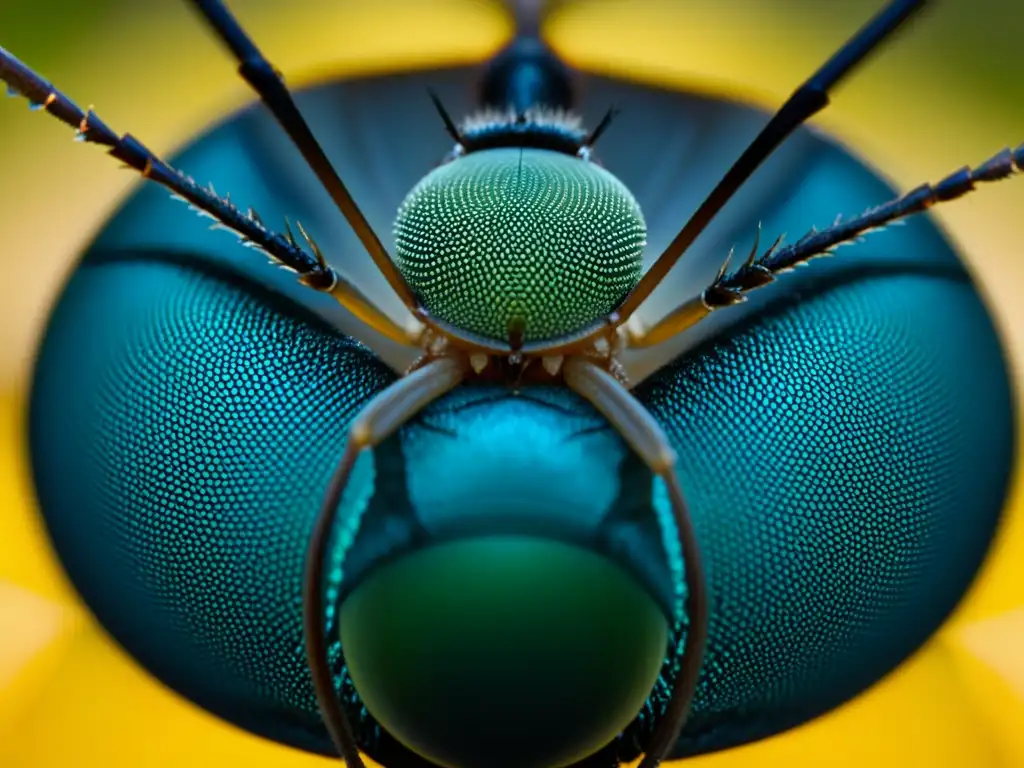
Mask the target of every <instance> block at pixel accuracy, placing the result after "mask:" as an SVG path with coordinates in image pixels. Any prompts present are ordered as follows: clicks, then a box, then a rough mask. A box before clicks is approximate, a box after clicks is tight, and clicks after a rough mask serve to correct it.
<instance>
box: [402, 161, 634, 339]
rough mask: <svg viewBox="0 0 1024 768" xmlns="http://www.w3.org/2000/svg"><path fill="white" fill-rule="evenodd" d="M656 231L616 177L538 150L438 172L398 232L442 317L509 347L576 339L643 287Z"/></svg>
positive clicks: (409, 263) (413, 281)
mask: <svg viewBox="0 0 1024 768" xmlns="http://www.w3.org/2000/svg"><path fill="white" fill-rule="evenodd" d="M646 237H647V228H646V225H645V224H644V219H643V214H642V213H641V212H640V206H639V205H638V204H637V202H636V200H635V199H634V198H633V195H632V194H631V193H630V192H629V190H628V189H626V187H625V185H623V184H622V182H621V181H619V180H618V179H616V178H615V177H614V176H612V175H611V174H610V173H608V171H606V170H604V169H603V168H601V167H599V166H597V165H594V164H593V163H591V162H588V161H586V160H581V159H579V158H577V157H572V156H570V155H564V154H561V153H558V152H551V151H547V150H539V149H491V150H486V151H482V152H478V153H471V154H468V155H466V156H465V157H462V158H460V159H458V160H455V161H453V162H450V163H447V164H445V165H442V166H440V167H439V168H437V169H435V170H434V171H432V172H431V173H430V174H428V175H427V176H426V177H425V178H424V179H423V180H422V181H420V183H419V184H417V185H416V186H415V187H414V188H413V190H412V191H411V192H410V193H409V195H408V197H406V199H405V201H404V202H403V203H402V206H401V208H399V211H398V218H397V220H396V222H395V241H396V248H395V256H396V258H395V261H396V263H397V265H398V269H399V270H400V271H401V272H402V274H403V275H404V276H405V279H406V280H407V281H408V282H409V285H410V287H411V288H412V289H413V291H415V293H416V294H417V295H418V296H419V298H420V300H421V301H422V302H423V303H424V305H425V306H426V308H427V310H428V311H429V312H430V313H431V314H432V315H433V316H435V317H437V318H439V319H441V320H444V321H446V322H448V323H451V324H452V325H454V326H456V327H458V328H461V329H463V330H466V331H471V332H474V333H477V334H481V335H483V336H487V337H489V338H492V339H496V340H500V341H507V340H508V338H509V330H510V327H515V326H520V327H521V328H522V331H523V337H524V340H526V341H541V340H546V339H551V338H555V337H558V336H562V335H564V334H567V333H572V332H573V331H577V330H579V329H581V328H583V327H584V326H586V325H588V324H589V323H590V322H592V321H594V320H596V319H597V318H599V317H601V316H602V315H604V314H606V313H608V312H610V311H611V310H613V309H614V308H615V307H616V306H617V305H618V304H619V302H621V301H622V299H623V298H624V297H625V295H626V294H627V293H628V292H629V290H630V289H631V288H632V287H633V286H634V285H636V283H637V281H638V280H639V279H640V272H641V268H642V261H643V259H642V256H643V248H644V245H645V244H646Z"/></svg>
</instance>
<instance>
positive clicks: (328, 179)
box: [191, 0, 419, 311]
mask: <svg viewBox="0 0 1024 768" xmlns="http://www.w3.org/2000/svg"><path fill="white" fill-rule="evenodd" d="M191 3H192V5H194V6H195V7H196V9H197V10H198V11H199V13H200V14H202V16H203V18H205V19H206V21H207V22H208V23H209V24H210V26H211V27H212V28H213V29H214V31H215V32H216V33H217V35H218V37H220V39H221V40H222V41H223V42H224V44H225V45H227V47H228V48H230V49H231V53H232V54H234V57H235V59H236V60H237V61H238V63H239V67H238V73H239V74H240V75H241V76H242V78H244V79H245V81H246V82H247V83H249V85H250V86H252V89H253V90H254V91H256V93H257V94H258V95H259V97H260V98H261V99H262V100H263V103H264V104H266V105H267V108H268V109H269V110H270V112H271V114H272V115H273V116H274V117H275V118H276V119H277V121H278V123H280V124H281V127H282V128H284V130H285V132H286V133H287V134H288V136H289V137H290V138H291V140H292V142H293V143H294V144H295V146H296V148H297V149H298V150H299V152H301V153H302V157H303V158H305V160H306V163H307V164H308V165H309V167H310V169H311V170H312V171H313V173H315V174H316V176H317V178H318V179H320V183H321V184H322V185H323V187H324V189H326V190H327V193H328V194H329V195H330V196H331V199H332V200H334V203H335V205H337V206H338V210H340V211H341V213H342V215H344V217H345V219H346V220H347V221H348V223H349V226H351V227H352V229H353V231H354V232H355V233H356V236H357V237H358V238H359V241H360V242H361V243H362V244H363V247H364V248H366V251H367V253H369V254H370V258H372V259H373V262H374V264H375V265H376V266H377V269H378V270H380V272H381V274H382V275H384V278H385V279H386V280H387V281H388V285H390V286H391V289H392V290H393V291H394V292H395V293H396V294H398V298H400V299H401V300H402V303H404V304H405V306H406V307H408V309H409V310H410V311H415V310H416V309H417V308H418V307H419V302H418V301H417V300H416V297H415V296H413V293H412V290H411V289H410V288H409V286H408V285H407V284H406V282H405V280H404V278H403V277H402V275H401V274H400V273H399V272H398V268H397V267H395V265H394V262H392V261H391V257H390V256H389V255H388V252H387V250H385V248H384V245H383V243H381V241H380V238H378V237H377V234H376V233H375V232H374V231H373V229H372V228H371V227H370V223H369V222H368V221H367V220H366V217H365V216H364V215H363V212H362V211H361V210H359V206H357V205H356V203H355V201H354V200H353V199H352V195H351V194H349V191H348V188H347V187H346V186H345V185H344V183H343V182H342V181H341V177H340V176H338V174H337V172H336V171H335V170H334V167H333V166H332V165H331V162H330V160H328V159H327V155H326V154H324V151H323V149H322V148H321V146H320V144H319V142H317V140H316V138H315V137H314V136H313V132H312V131H311V130H310V128H309V125H308V124H307V123H306V121H305V119H304V118H303V117H302V113H300V112H299V109H298V107H297V106H296V105H295V101H294V100H293V99H292V96H291V93H289V91H288V87H287V86H286V85H285V84H284V80H283V79H282V77H281V73H280V72H278V71H277V69H276V68H275V67H274V65H273V64H271V63H270V62H269V61H267V59H266V58H265V57H264V56H263V54H262V53H261V52H260V50H259V48H257V47H256V44H255V43H254V42H253V41H252V40H251V39H250V38H249V36H248V35H247V34H246V33H245V31H244V30H243V29H242V27H241V25H240V24H239V23H238V21H237V20H236V19H235V17H234V16H232V15H231V12H230V11H229V10H228V9H227V7H226V6H225V5H224V3H222V2H220V1H219V0H191Z"/></svg>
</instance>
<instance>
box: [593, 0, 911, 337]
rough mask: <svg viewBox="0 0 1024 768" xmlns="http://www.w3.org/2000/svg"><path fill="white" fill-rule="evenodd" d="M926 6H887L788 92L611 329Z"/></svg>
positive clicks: (900, 0)
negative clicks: (833, 93) (832, 94)
mask: <svg viewBox="0 0 1024 768" xmlns="http://www.w3.org/2000/svg"><path fill="white" fill-rule="evenodd" d="M925 2H926V0H893V2H890V3H889V4H888V5H887V6H886V7H885V8H883V9H882V10H881V11H879V12H878V14H876V15H875V17H874V18H873V19H871V20H870V21H869V22H868V23H867V24H865V25H864V26H863V27H862V28H861V29H860V31H859V32H857V34H856V35H854V36H853V37H852V38H850V40H849V41H848V42H847V43H846V44H845V45H844V46H843V47H842V48H840V49H839V50H838V51H837V52H836V53H835V54H834V55H833V56H832V58H830V59H829V60H828V61H826V62H825V63H824V64H823V65H822V66H821V68H820V69H818V71H817V72H815V73H814V74H813V75H812V76H811V77H810V78H809V79H808V80H807V81H806V82H805V83H803V85H801V86H800V87H799V88H797V89H796V91H794V92H793V95H792V96H790V97H789V99H788V100H787V101H786V103H785V104H783V105H782V107H780V108H779V110H778V112H776V113H775V115H774V116H773V117H772V119H771V120H770V121H769V122H768V125H766V126H765V127H764V129H763V130H762V131H761V133H759V134H758V135H757V137H756V138H755V139H754V140H753V142H751V144H750V146H748V147H747V149H746V150H745V151H744V152H743V154H742V155H741V156H740V158H739V160H737V161H736V162H735V163H734V164H733V166H732V167H731V168H730V169H729V170H728V171H727V172H726V174H725V176H724V177H722V180H721V181H720V182H718V186H716V187H715V188H714V189H713V190H712V191H711V194H710V195H708V197H707V198H706V199H705V200H704V202H703V203H701V205H700V207H699V208H698V209H697V211H696V212H695V213H694V214H693V216H691V217H690V220H689V221H688V222H686V225H685V226H684V227H683V228H682V230H680V232H679V234H678V235H676V237H675V239H674V240H673V241H672V242H671V243H669V245H668V247H667V248H666V249H665V251H664V252H663V253H662V254H661V255H660V256H659V257H658V259H657V261H655V262H654V264H652V265H651V268H650V269H649V270H647V272H646V273H645V274H644V276H643V277H642V278H641V280H640V282H639V283H638V284H637V286H636V287H635V288H634V289H633V291H632V292H631V293H630V294H629V295H628V296H627V297H626V299H625V301H624V302H623V303H622V304H621V305H620V306H619V307H618V309H617V310H616V311H615V313H614V316H613V318H612V319H613V324H614V325H621V324H622V323H624V322H625V321H626V320H628V319H629V316H630V315H632V314H633V313H634V312H635V311H636V310H637V308H638V307H639V306H640V305H641V304H642V303H643V302H644V300H645V299H646V298H647V297H648V296H650V294H651V292H652V291H653V290H654V289H655V288H656V287H657V286H658V284H659V283H660V282H661V281H662V280H663V279H664V278H665V276H666V275H667V274H668V272H669V270H670V269H672V267H673V266H675V263H676V262H677V261H679V259H680V257H681V256H682V255H683V254H684V253H685V252H686V250H687V249H688V248H689V247H690V246H691V245H692V244H693V242H694V241H695V240H696V239H697V237H698V236H699V235H700V233H701V232H703V231H704V229H705V228H706V227H707V226H708V224H710V223H711V221H712V220H713V219H714V217H715V216H716V215H717V214H718V212H719V211H720V210H721V209H722V207H723V206H724V205H725V204H726V203H727V202H729V200H730V199H731V198H732V196H733V195H734V194H735V193H736V192H737V190H739V188H740V187H741V186H743V184H744V182H746V180H747V179H748V178H750V176H751V174H753V172H754V171H755V170H757V168H758V167H760V165H761V163H763V162H764V161H765V160H766V159H767V158H768V157H769V156H770V155H771V154H772V153H773V152H774V151H775V149H776V148H777V147H778V146H779V144H781V143H782V141H783V140H784V139H785V138H786V137H787V136H789V135H790V134H791V133H792V132H793V131H795V130H796V129H797V128H798V127H799V126H800V125H802V124H803V123H805V122H807V120H808V119H810V118H811V117H812V116H813V115H814V114H816V113H817V112H819V111H821V110H822V109H824V108H825V107H826V106H828V103H829V91H830V90H831V89H832V88H833V87H835V86H836V85H837V84H838V83H839V81H840V80H842V79H843V77H845V76H846V75H847V74H848V73H849V72H850V70H852V69H853V68H854V67H855V66H856V65H857V64H859V63H860V62H861V61H862V60H863V59H864V58H865V57H866V56H867V55H868V54H869V53H871V52H872V51H873V50H875V49H876V48H877V47H878V46H879V45H880V44H881V43H882V42H883V41H884V40H885V39H886V38H888V37H889V36H890V35H892V33H894V32H895V31H896V30H897V29H899V28H900V27H901V26H902V25H903V23H904V22H906V21H907V20H908V19H909V18H910V17H911V16H913V15H914V14H915V13H916V12H917V11H919V10H920V9H921V8H922V7H924V5H925Z"/></svg>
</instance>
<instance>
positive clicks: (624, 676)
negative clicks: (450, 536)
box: [341, 536, 668, 768]
mask: <svg viewBox="0 0 1024 768" xmlns="http://www.w3.org/2000/svg"><path fill="white" fill-rule="evenodd" d="M341 642H342V647H343V648H344V649H345V658H346V661H347V663H348V665H349V671H350V673H351V675H352V680H353V682H354V683H355V687H356V690H357V691H358V693H359V695H360V696H361V698H362V700H363V703H364V704H365V705H366V708H367V709H368V710H369V711H370V713H371V714H372V715H373V716H374V717H375V718H376V719H377V721H378V722H379V723H380V724H381V726H382V727H383V728H384V729H385V730H387V731H388V732H389V733H390V734H391V735H392V736H393V737H395V738H396V739H397V740H398V741H400V742H401V743H402V744H404V745H405V746H406V747H408V748H409V749H411V750H412V751H413V752H416V753H417V754H419V755H420V756H422V757H424V758H426V759H427V760H430V761H432V762H434V763H437V764H438V765H441V766H445V767H446V768H561V767H562V766H566V765H570V764H572V763H574V762H576V761H577V760H580V759H582V758H584V757H586V756H588V755H590V754H593V753H594V752H596V751H598V750H599V749H601V748H602V747H603V746H605V745H606V744H608V743H609V742H610V741H611V740H612V739H614V738H615V737H616V736H617V735H618V734H619V733H621V732H622V730H623V729H624V728H625V727H626V726H627V725H629V723H630V722H631V721H632V720H633V719H634V718H635V717H636V715H637V713H638V712H639V710H640V708H641V707H642V706H643V704H644V702H645V700H646V699H647V697H648V696H649V695H650V692H651V689H652V688H653V686H654V683H655V681H656V679H657V676H658V673H659V671H660V669H661V666H662V663H663V661H664V656H665V653H666V649H667V643H668V622H667V620H666V618H665V616H664V614H663V613H662V611H661V609H660V608H659V607H658V605H657V603H656V602H655V601H654V599H653V598H652V597H651V595H650V594H649V593H648V592H647V591H646V589H644V587H642V586H641V584H640V582H639V581H638V580H637V579H636V578H635V577H634V576H633V575H632V574H630V573H628V572H627V571H625V570H624V569H623V568H622V567H620V566H619V565H618V564H616V563H613V562H612V561H610V560H608V559H607V558H605V557H603V556H601V555H598V554H595V553H593V552H590V551H588V550H584V549H580V548H577V547H573V546H569V545H567V544H563V543H560V542H555V541H550V540H543V539H537V538H527V537H515V536H495V537H486V538H476V539H466V540H458V541H453V542H449V543H445V544H439V545H435V546H432V547H430V548H428V549H424V550H420V551H418V552H415V553H412V554H410V555H407V556H405V557H402V558H399V559H398V560H396V561H394V562H392V563H388V564H386V565H383V566H381V567H380V568H378V569H377V570H374V571H372V572H371V573H370V574H369V575H368V577H367V578H366V580H365V581H364V582H363V583H362V584H360V585H359V586H358V587H357V588H356V589H355V590H354V591H353V592H352V594H351V595H350V596H349V597H348V598H347V599H346V600H345V602H344V603H343V605H342V608H341Z"/></svg>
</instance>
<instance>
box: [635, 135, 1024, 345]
mask: <svg viewBox="0 0 1024 768" xmlns="http://www.w3.org/2000/svg"><path fill="white" fill-rule="evenodd" d="M1019 171H1024V144H1021V145H1020V146H1019V147H1017V149H1015V150H1011V149H1009V148H1006V149H1004V150H1002V151H1001V152H999V153H998V154H996V155H994V156H993V157H991V158H989V159H988V160H986V161H985V162H984V163H982V164H981V165H979V166H978V167H977V168H970V167H969V166H965V167H963V168H961V169H959V170H957V171H954V172H953V173H951V174H949V175H948V176H947V177H946V178H944V179H942V181H939V182H937V183H935V184H922V185H920V186H919V187H916V188H915V189H913V190H911V191H910V192H908V193H907V194H905V195H903V196H901V197H897V198H896V199H894V200H891V201H889V202H888V203H885V204H884V205H880V206H878V207H876V208H871V209H869V210H867V211H865V212H864V213H862V214H861V215H860V216H857V217H856V218H853V219H849V220H848V221H843V222H839V221H837V222H836V223H835V224H833V225H832V226H831V227H828V228H827V229H823V230H821V231H820V232H819V231H818V230H816V229H812V230H811V231H810V232H808V233H807V234H806V235H804V236H803V237H802V238H800V239H799V240H798V241H796V242H795V243H793V244H792V245H787V246H785V247H782V248H780V247H779V246H780V244H781V242H782V238H781V237H779V238H778V239H777V240H776V241H775V242H774V243H773V244H772V245H771V246H770V247H769V248H768V249H767V250H766V251H765V252H764V253H763V254H761V255H760V256H758V255H757V253H758V242H757V240H755V241H754V247H753V248H752V249H751V251H750V255H749V256H748V257H747V259H746V261H744V262H743V264H742V266H740V267H739V268H737V269H736V270H734V271H733V272H728V271H727V270H728V266H729V260H728V259H726V261H725V263H724V264H722V268H721V269H720V270H719V272H718V276H717V277H716V278H715V280H714V282H713V283H712V284H711V285H709V286H708V287H707V288H705V289H704V290H703V291H702V292H701V294H700V295H699V296H697V297H695V298H692V299H690V300H689V301H687V302H685V303H684V304H682V305H680V306H679V307H678V308H677V309H675V310H673V311H672V312H670V313H669V314H668V315H666V316H665V317H664V318H662V319H661V320H659V321H658V322H657V323H656V324H655V325H653V326H652V327H651V328H649V329H647V330H643V329H641V328H638V327H636V325H631V326H630V327H629V337H628V338H629V345H630V346H631V347H638V348H640V347H652V346H654V345H655V344H660V343H661V342H663V341H666V340H668V339H670V338H672V337H673V336H675V335H676V334H678V333H681V332H682V331H685V330H686V329H687V328H690V327H691V326H693V325H695V324H696V323H698V322H700V321H701V320H703V319H704V318H705V317H707V316H708V315H709V314H711V312H713V311H715V310H716V309H721V308H723V307H731V306H733V305H735V304H740V303H742V302H744V301H746V295H747V293H749V292H750V291H752V290H754V289H755V288H760V287H762V286H765V285H768V284H769V283H773V282H775V279H776V276H777V275H780V274H782V273H785V272H789V271H790V270H792V269H795V268H796V267H799V266H802V265H803V264H806V263H807V262H808V261H810V260H811V259H813V258H815V257H818V256H831V255H832V253H833V252H834V251H835V249H836V248H837V247H838V246H840V245H845V244H847V243H850V242H852V241H854V240H856V239H857V238H859V237H860V236H862V235H865V234H868V233H870V232H873V231H877V230H880V229H884V228H885V227H886V226H887V225H888V224H892V223H893V222H896V221H899V220H900V219H904V218H906V217H908V216H913V215H914V214H916V213H922V212H923V211H927V210H928V209H929V208H931V207H932V206H933V205H935V204H936V203H942V202H945V201H947V200H955V199H957V198H958V197H963V196H964V195H966V194H967V193H968V192H973V191H974V189H975V184H977V183H981V182H989V181H1001V180H1002V179H1005V178H1007V177H1009V176H1012V175H1013V174H1014V173H1016V172H1019Z"/></svg>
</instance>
